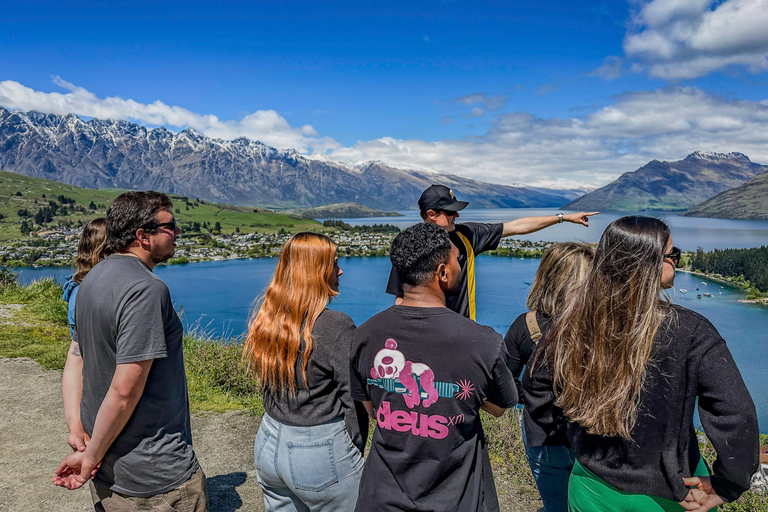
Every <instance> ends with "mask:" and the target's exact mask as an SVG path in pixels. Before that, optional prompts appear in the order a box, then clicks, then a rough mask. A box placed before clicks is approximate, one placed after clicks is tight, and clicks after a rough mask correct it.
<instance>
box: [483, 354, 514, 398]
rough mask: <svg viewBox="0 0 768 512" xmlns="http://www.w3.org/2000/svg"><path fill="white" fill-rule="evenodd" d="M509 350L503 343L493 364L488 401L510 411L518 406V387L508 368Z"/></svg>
mask: <svg viewBox="0 0 768 512" xmlns="http://www.w3.org/2000/svg"><path fill="white" fill-rule="evenodd" d="M507 358H508V356H507V349H506V348H505V346H504V344H503V343H502V344H501V346H500V348H499V355H498V356H497V357H496V360H495V361H494V362H493V368H492V369H491V378H492V379H493V380H492V382H491V385H490V386H489V387H488V393H487V395H486V397H485V398H486V400H488V401H489V402H491V403H492V404H493V405H496V406H498V407H501V408H504V409H509V408H510V407H514V406H515V405H517V399H518V396H517V387H515V381H514V379H513V378H512V372H510V371H509V368H507Z"/></svg>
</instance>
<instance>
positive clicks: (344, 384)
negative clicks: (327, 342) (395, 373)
mask: <svg viewBox="0 0 768 512" xmlns="http://www.w3.org/2000/svg"><path fill="white" fill-rule="evenodd" d="M338 329H339V331H338V336H337V337H336V341H335V343H334V344H333V354H331V368H332V369H333V379H334V380H335V381H336V383H337V384H338V386H339V390H340V391H341V401H342V402H343V403H344V406H345V407H346V408H348V409H351V408H353V405H352V400H351V399H350V398H349V359H350V349H351V348H352V337H353V336H354V334H355V324H354V322H352V319H351V318H349V317H347V316H346V315H345V318H344V319H343V320H342V321H341V322H340V324H339V325H338Z"/></svg>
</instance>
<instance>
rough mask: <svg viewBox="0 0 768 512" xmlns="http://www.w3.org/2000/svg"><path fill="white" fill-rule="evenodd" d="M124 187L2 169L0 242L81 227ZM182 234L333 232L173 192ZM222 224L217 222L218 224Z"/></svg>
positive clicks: (306, 221)
mask: <svg viewBox="0 0 768 512" xmlns="http://www.w3.org/2000/svg"><path fill="white" fill-rule="evenodd" d="M123 192H125V190H121V189H85V188H79V187H73V186H71V185H65V184H63V183H58V182H55V181H49V180H45V179H42V178H30V177H28V176H23V175H20V174H14V173H11V172H4V171H0V215H1V216H2V218H0V242H2V241H8V240H21V239H25V238H29V237H30V236H31V235H30V233H31V232H38V231H43V230H46V229H55V228H60V227H64V228H66V227H77V226H79V225H82V224H84V223H85V222H88V221H89V220H90V219H93V218H95V217H100V216H104V215H106V212H107V207H108V206H109V204H110V203H111V202H112V200H113V199H114V198H115V197H117V196H118V195H120V194H122V193H123ZM169 196H170V198H171V200H172V201H173V207H174V213H175V215H176V218H177V219H178V220H179V222H180V223H181V228H182V236H184V235H185V234H186V235H193V234H197V233H208V232H213V233H214V234H218V233H221V234H232V233H234V232H235V231H236V230H239V232H240V233H253V232H259V233H277V232H279V231H280V230H281V229H283V230H285V231H286V232H296V231H335V230H333V229H328V228H324V227H323V226H322V224H320V223H319V222H317V221H314V220H311V219H306V218H302V217H298V216H295V215H286V214H282V213H272V212H268V211H265V210H261V209H258V208H251V207H248V208H246V207H238V206H230V205H225V204H216V203H210V202H208V201H201V200H199V199H195V198H187V197H183V196H177V195H174V194H169ZM217 223H218V226H217Z"/></svg>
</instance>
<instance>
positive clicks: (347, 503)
mask: <svg viewBox="0 0 768 512" xmlns="http://www.w3.org/2000/svg"><path fill="white" fill-rule="evenodd" d="M253 450H254V457H255V459H256V476H257V478H258V481H259V486H261V490H262V491H263V492H264V508H265V509H266V510H267V512H283V511H289V510H290V511H297V512H309V511H314V510H322V511H323V512H326V511H329V512H335V511H339V512H341V511H349V510H354V508H355V504H356V503H357V492H358V487H359V486H360V475H361V474H362V471H363V462H364V461H363V456H362V454H361V453H360V450H358V449H357V448H356V447H355V445H353V444H352V440H351V439H350V437H349V434H348V433H347V429H346V427H345V425H344V420H343V418H341V417H340V418H338V420H334V421H332V422H330V423H325V424H322V425H315V426H312V427H292V426H289V425H283V424H282V423H280V422H278V421H276V420H274V419H273V418H271V417H269V416H268V415H267V414H265V415H264V417H263V418H262V420H261V426H260V427H259V433H258V434H257V435H256V442H255V443H254V448H253Z"/></svg>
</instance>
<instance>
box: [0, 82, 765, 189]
mask: <svg viewBox="0 0 768 512" xmlns="http://www.w3.org/2000/svg"><path fill="white" fill-rule="evenodd" d="M59 83H60V84H66V83H65V82H63V81H59ZM66 88H67V89H68V90H69V92H68V93H64V94H61V93H45V92H39V91H35V90H33V89H30V88H28V87H24V86H22V85H20V84H18V83H16V82H11V81H5V82H0V104H1V105H4V106H7V107H11V108H19V109H23V110H38V111H42V112H50V113H56V114H68V113H76V114H80V115H84V116H94V117H100V118H112V119H130V120H133V121H137V122H140V123H145V124H152V125H161V124H167V125H171V126H179V127H181V126H192V127H194V128H196V129H198V130H200V131H203V132H204V133H206V134H207V135H209V136H213V137H221V138H225V139H229V138H234V137H238V136H246V137H249V138H253V139H259V140H263V141H264V142H267V143H269V144H272V145H275V146H277V147H294V148H296V149H298V150H299V151H301V152H303V153H310V152H312V153H314V154H315V155H317V157H318V158H324V159H326V158H333V159H334V160H340V161H352V162H365V161H370V160H381V161H384V162H386V163H389V164H391V165H395V166H398V167H403V168H415V169H425V170H437V171H442V172H450V173H453V174H457V175H460V176H465V177H468V178H474V179H480V180H484V181H490V182H496V183H507V184H511V183H522V184H526V185H535V186H560V187H566V186H568V187H571V186H585V185H586V186H599V185H604V184H606V183H608V182H610V181H612V180H614V179H615V178H617V177H618V176H619V174H621V173H624V172H627V171H633V170H635V169H637V168H638V167H640V166H642V165H644V164H646V163H647V162H648V161H649V160H652V159H659V160H677V159H680V158H683V157H685V156H686V155H687V154H689V153H691V152H693V151H695V150H702V151H716V152H730V151H738V152H741V153H744V154H746V155H748V156H749V157H750V158H752V160H753V161H756V162H760V163H767V164H768V144H766V136H765V134H766V133H768V99H766V100H764V101H759V102H755V101H745V100H733V99H728V98H723V97H721V96H716V95H712V94H709V93H706V92H704V91H702V90H700V89H697V88H667V89H661V90H656V91H649V92H637V93H627V94H624V95H622V96H620V97H617V98H616V99H615V100H614V102H613V103H612V104H610V105H608V106H605V107H602V108H597V107H592V108H589V109H585V110H583V111H584V112H586V114H584V115H578V116H576V115H574V116H572V117H566V118H557V117H553V118H540V117H536V116H534V115H532V114H530V113H526V112H511V113H503V114H496V115H490V116H488V118H489V122H490V123H491V129H490V130H488V131H487V132H486V133H485V134H483V135H481V136H472V137H465V138H462V139H444V140H437V141H426V140H418V139H408V140H404V139H398V138H395V137H383V138H380V139H376V140H370V141H359V142H357V143H356V144H355V145H353V146H350V147H342V146H341V145H339V144H338V143H337V142H335V141H334V140H333V139H331V138H329V137H325V136H323V135H321V134H318V133H317V132H316V131H315V129H314V128H313V127H312V126H310V125H305V126H302V127H293V126H291V125H290V124H289V123H288V122H287V121H286V120H285V119H284V118H283V117H282V116H280V115H279V114H278V113H276V112H275V111H273V110H262V111H258V112H254V113H253V114H249V115H248V116H246V117H244V118H243V119H240V120H237V121H222V120H219V119H218V118H217V117H216V116H213V115H201V114H198V113H195V112H192V111H189V110H186V109H184V108H181V107H172V106H168V105H166V104H164V103H162V102H160V101H157V102H154V103H151V104H143V103H139V102H136V101H133V100H130V99H122V98H115V97H112V98H105V99H99V98H96V97H95V95H93V94H92V93H90V92H89V91H87V90H85V89H82V88H78V87H76V86H73V85H72V84H66ZM468 101H469V100H468ZM480 104H482V103H475V105H480ZM486 105H487V103H486ZM472 108H478V109H480V107H477V106H473V107H472ZM486 115H487V114H486ZM448 119H450V118H448V117H446V118H443V121H444V122H445V121H447V120H448ZM274 141H277V142H274Z"/></svg>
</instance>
